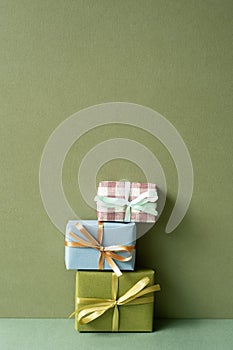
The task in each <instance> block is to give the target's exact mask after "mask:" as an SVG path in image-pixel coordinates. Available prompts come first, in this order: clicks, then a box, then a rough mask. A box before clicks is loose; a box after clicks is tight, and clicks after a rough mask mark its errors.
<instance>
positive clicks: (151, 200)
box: [95, 181, 158, 222]
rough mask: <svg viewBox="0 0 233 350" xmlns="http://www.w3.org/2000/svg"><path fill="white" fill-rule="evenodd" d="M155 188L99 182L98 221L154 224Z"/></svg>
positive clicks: (118, 182)
mask: <svg viewBox="0 0 233 350" xmlns="http://www.w3.org/2000/svg"><path fill="white" fill-rule="evenodd" d="M157 200H158V194H157V188H156V185H155V184H152V183H140V182H128V181H101V182H100V183H99V186H98V192H97V196H96V197H95V201H96V203H97V217H98V220H99V221H125V222H129V221H134V222H155V221H156V216H157V215H158V212H157V210H156V208H157V203H156V202H157Z"/></svg>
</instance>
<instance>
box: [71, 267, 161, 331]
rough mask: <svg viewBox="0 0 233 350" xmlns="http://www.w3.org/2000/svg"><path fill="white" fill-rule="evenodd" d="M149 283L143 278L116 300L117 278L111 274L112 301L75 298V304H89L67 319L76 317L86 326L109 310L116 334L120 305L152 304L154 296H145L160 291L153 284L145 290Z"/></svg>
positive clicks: (148, 280) (157, 285) (147, 279)
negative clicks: (110, 310)
mask: <svg viewBox="0 0 233 350" xmlns="http://www.w3.org/2000/svg"><path fill="white" fill-rule="evenodd" d="M149 283H150V279H149V277H143V278H142V279H140V280H139V281H138V282H137V283H136V284H135V285H134V286H133V287H132V288H130V289H129V290H128V291H127V292H126V293H125V294H123V295H122V296H121V297H120V298H118V299H117V293H118V278H117V276H116V275H115V274H114V273H113V274H112V299H97V298H77V304H84V303H90V304H89V305H86V306H83V307H82V308H80V309H79V310H75V311H74V312H72V314H70V316H69V318H71V317H73V316H74V315H75V314H78V315H77V321H78V322H79V323H80V324H87V323H89V322H91V321H93V320H95V319H96V318H98V317H100V316H101V315H103V314H104V313H105V312H106V311H108V310H109V309H112V308H113V309H114V310H113V317H112V331H113V332H118V330H119V310H118V306H120V305H125V304H127V305H139V304H147V303H152V302H153V301H154V296H153V295H152V296H146V297H143V295H145V294H149V293H153V292H156V291H159V290H160V285H159V284H155V285H153V286H150V287H147V288H145V287H146V286H147V285H148V284H149Z"/></svg>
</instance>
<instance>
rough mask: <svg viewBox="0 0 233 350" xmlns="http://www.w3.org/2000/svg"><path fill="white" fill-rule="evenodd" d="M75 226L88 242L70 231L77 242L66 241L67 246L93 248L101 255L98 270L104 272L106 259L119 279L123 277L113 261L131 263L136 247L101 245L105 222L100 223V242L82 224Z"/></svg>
mask: <svg viewBox="0 0 233 350" xmlns="http://www.w3.org/2000/svg"><path fill="white" fill-rule="evenodd" d="M75 226H76V227H77V229H78V230H79V231H80V232H81V233H82V234H83V235H84V237H85V238H86V239H87V241H86V240H84V239H82V238H80V237H79V236H78V235H77V234H76V233H74V232H72V231H70V232H69V235H70V236H72V237H73V238H74V239H75V240H76V242H68V241H65V245H66V246H67V247H73V248H75V247H76V248H77V247H79V248H81V247H82V248H83V247H87V248H93V249H96V250H99V253H100V255H99V263H98V269H99V270H103V267H104V259H106V261H107V262H108V264H109V266H110V267H111V268H112V269H113V271H114V272H115V274H116V275H117V276H118V277H119V276H121V275H122V273H121V270H120V269H119V267H118V266H117V265H116V263H115V262H114V261H113V259H114V260H118V261H121V262H126V261H130V260H131V259H132V253H133V250H134V249H135V245H130V246H126V245H111V246H108V247H103V246H102V245H101V243H102V239H103V222H100V221H99V222H98V241H97V240H96V239H95V238H94V237H93V236H92V235H91V234H90V233H89V232H88V231H87V230H86V229H85V228H84V227H83V226H82V225H81V224H80V222H78V223H77V224H75ZM114 252H128V253H129V256H128V257H125V258H124V257H123V256H121V255H118V254H115V253H114Z"/></svg>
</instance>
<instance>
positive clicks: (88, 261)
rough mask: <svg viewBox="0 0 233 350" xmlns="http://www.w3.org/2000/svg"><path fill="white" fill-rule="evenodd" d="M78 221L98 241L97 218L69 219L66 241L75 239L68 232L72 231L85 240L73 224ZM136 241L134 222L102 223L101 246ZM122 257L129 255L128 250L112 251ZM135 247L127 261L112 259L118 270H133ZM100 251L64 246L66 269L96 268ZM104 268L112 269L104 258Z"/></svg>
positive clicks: (128, 243)
mask: <svg viewBox="0 0 233 350" xmlns="http://www.w3.org/2000/svg"><path fill="white" fill-rule="evenodd" d="M77 223H80V224H81V225H82V226H83V227H84V228H85V229H86V230H87V231H88V232H89V233H90V234H91V235H92V236H93V237H94V238H95V239H96V240H97V241H98V221H97V220H78V221H77V220H70V221H69V222H68V224H67V226H66V241H68V242H75V241H76V240H75V239H74V238H73V236H71V235H70V234H69V232H73V233H74V234H76V235H77V236H79V237H80V238H82V239H84V240H87V239H86V238H85V237H84V235H83V234H82V232H80V230H79V229H78V228H77V227H76V226H75V225H76V224H77ZM135 243H136V225H135V223H117V222H105V223H104V224H103V238H102V243H101V245H102V246H103V247H108V246H113V245H125V246H131V245H135ZM114 253H116V254H117V255H119V256H122V257H125V258H127V257H129V253H128V252H114ZM135 255H136V251H135V249H134V250H133V251H132V259H131V260H129V261H125V262H122V261H118V260H114V259H113V260H114V262H115V264H116V265H117V266H118V267H119V269H120V270H129V271H132V270H134V265H135ZM99 257H100V251H99V250H97V249H95V248H89V247H67V246H66V247H65V265H66V268H67V270H98V261H99ZM103 269H104V270H112V268H111V267H110V266H109V264H108V262H107V261H106V259H104V265H103Z"/></svg>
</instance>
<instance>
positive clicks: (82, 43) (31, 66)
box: [0, 0, 233, 318]
mask: <svg viewBox="0 0 233 350" xmlns="http://www.w3.org/2000/svg"><path fill="white" fill-rule="evenodd" d="M232 11H233V3H232V1H227V0H221V1H220V0H218V1H216V0H215V1H214V0H212V1H210V0H204V1H203V0H202V1H199V0H198V1H194V0H191V1H184V0H178V1H172V0H164V1H159V0H153V1H151V0H143V1H141V0H136V1H133V0H132V1H131V0H126V1H122V0H120V1H119V0H118V1H117V0H114V1H108V0H97V1H81V0H77V1H71V0H67V1H61V0H56V1H54V0H51V1H44V0H40V1H37V0H36V1H35V0H34V1H26V0H22V1H16V0H15V1H12V0H7V1H5V0H1V1H0V16H1V17H0V21H1V31H0V36H1V46H0V47H1V66H0V67H1V79H0V84H1V103H0V106H1V138H0V142H1V173H0V181H1V182H0V183H1V195H0V217H1V220H0V221H1V244H0V316H1V317H67V315H68V314H69V313H70V312H71V311H72V310H73V299H74V276H75V273H74V272H73V271H68V272H67V271H66V270H65V266H64V237H63V236H62V234H61V233H60V232H58V230H57V229H56V228H55V227H54V226H53V224H52V223H51V222H50V220H49V218H48V216H47V214H46V212H45V210H44V207H43V204H42V201H41V198H40V192H39V181H38V174H39V164H40V158H41V154H42V151H43V148H44V146H45V144H46V142H47V140H48V138H49V136H50V134H51V133H52V132H53V130H54V129H55V128H56V127H57V126H58V125H59V124H60V123H61V122H62V121H63V120H65V119H66V118H68V117H69V116H70V115H71V114H73V113H75V112H77V111H79V110H81V109H83V108H85V107H89V106H91V105H94V104H99V103H103V102H110V101H123V102H124V101H125V102H132V103H137V104H142V105H145V106H148V107H150V108H152V109H154V110H156V111H158V112H159V113H161V114H162V115H163V116H165V117H166V118H167V119H168V120H169V121H170V122H171V123H172V124H173V125H174V126H175V127H176V128H177V130H178V131H179V132H180V134H181V135H182V137H183V139H184V141H185V143H186V145H187V147H188V149H189V151H190V155H191V158H192V161H193V167H194V176H195V185H194V193H193V198H192V202H191V205H190V207H189V210H188V213H187V215H186V216H185V218H184V220H183V221H182V223H181V224H180V226H179V227H178V228H177V229H176V230H175V231H174V232H173V233H172V234H171V235H166V234H165V233H164V230H165V226H166V223H167V220H168V218H169V216H170V213H171V210H172V207H173V206H174V201H175V199H176V194H177V174H176V168H175V165H174V163H173V161H172V159H171V157H170V155H169V153H168V151H167V150H166V148H165V147H164V146H162V144H161V143H160V142H159V141H157V140H156V139H155V138H154V137H153V136H152V135H150V134H148V133H146V132H144V131H142V130H139V129H137V128H133V127H127V126H123V125H118V126H117V127H115V128H114V127H113V126H104V127H99V128H96V129H95V130H92V131H90V132H88V133H87V134H85V135H83V136H82V138H81V139H80V140H78V141H77V142H76V143H75V144H74V146H73V147H72V148H71V150H70V152H69V154H68V156H67V159H66V161H65V166H64V169H63V184H64V190H65V193H66V195H67V198H68V199H69V202H70V203H71V205H72V207H73V209H74V210H75V211H76V212H77V213H79V215H80V216H81V217H82V218H86V219H90V218H95V212H94V210H92V209H90V208H89V207H88V206H87V205H86V204H85V202H84V201H83V199H82V197H81V195H80V192H79V189H78V186H77V171H78V167H79V164H80V162H81V160H82V157H83V156H84V155H85V154H86V153H87V152H88V150H90V149H91V148H92V147H93V146H94V145H95V144H97V143H99V142H100V141H103V140H105V139H108V138H112V137H126V138H132V139H136V140H138V141H139V142H141V143H143V144H144V145H145V146H147V147H148V148H149V149H150V150H151V151H152V152H153V153H154V154H155V155H156V156H157V158H158V159H159V160H160V162H161V164H162V166H163V169H164V171H165V174H166V179H167V184H168V201H167V204H166V207H165V210H164V212H163V215H162V217H161V218H160V220H159V222H158V223H157V224H156V225H155V226H154V228H153V229H152V230H151V231H150V232H148V233H147V234H146V235H145V236H143V237H142V238H141V239H140V240H138V265H141V266H142V265H143V266H149V267H152V268H155V269H156V270H157V280H158V281H159V282H160V283H161V286H162V292H161V293H160V294H159V295H158V297H157V300H158V307H157V311H158V315H159V316H160V317H210V318H212V317H213V318H215V317H232V316H233V305H232V290H233V284H232V281H233V278H232V277H233V275H232V248H233V246H232V223H231V219H232V183H231V182H232V154H231V153H232V132H231V129H232V111H233V106H232V89H231V88H232V85H231V82H232V76H231V72H232V58H233V55H232V53H233V50H232V29H233V23H232ZM90 171H91V169H90ZM103 178H105V179H107V178H108V179H111V178H116V179H121V178H128V179H130V180H142V181H143V180H144V175H143V173H142V171H141V170H140V169H139V168H137V166H136V165H135V164H133V163H131V162H127V161H125V160H113V161H111V162H109V163H107V164H105V165H104V166H103V167H102V168H101V170H100V172H99V174H98V176H97V181H98V180H100V179H103Z"/></svg>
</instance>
